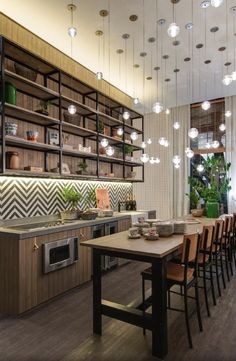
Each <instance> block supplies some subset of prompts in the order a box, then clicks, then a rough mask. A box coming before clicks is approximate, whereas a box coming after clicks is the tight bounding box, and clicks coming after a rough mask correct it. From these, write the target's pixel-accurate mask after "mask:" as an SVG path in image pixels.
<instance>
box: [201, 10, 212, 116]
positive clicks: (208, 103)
mask: <svg viewBox="0 0 236 361" xmlns="http://www.w3.org/2000/svg"><path fill="white" fill-rule="evenodd" d="M204 16H205V59H206V58H207V10H205V13H204ZM205 64H207V65H208V62H206V61H205ZM206 98H207V81H206V80H205V99H206ZM210 107H211V103H210V102H209V101H208V100H205V101H204V102H203V103H202V104H201V108H202V110H205V111H207V110H209V109H210Z"/></svg>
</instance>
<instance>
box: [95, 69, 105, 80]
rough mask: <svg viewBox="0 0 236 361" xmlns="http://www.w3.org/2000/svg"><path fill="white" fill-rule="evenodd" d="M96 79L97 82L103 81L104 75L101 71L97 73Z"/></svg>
mask: <svg viewBox="0 0 236 361" xmlns="http://www.w3.org/2000/svg"><path fill="white" fill-rule="evenodd" d="M96 78H97V80H102V79H103V73H102V72H101V71H98V72H97V73H96Z"/></svg>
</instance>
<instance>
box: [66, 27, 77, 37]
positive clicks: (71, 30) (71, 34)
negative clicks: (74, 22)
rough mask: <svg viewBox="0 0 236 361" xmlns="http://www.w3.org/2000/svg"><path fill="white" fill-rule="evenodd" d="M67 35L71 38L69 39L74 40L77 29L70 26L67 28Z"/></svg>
mask: <svg viewBox="0 0 236 361" xmlns="http://www.w3.org/2000/svg"><path fill="white" fill-rule="evenodd" d="M68 35H69V36H70V37H71V38H74V37H75V36H76V35H77V29H76V28H75V27H74V26H70V27H69V28H68Z"/></svg>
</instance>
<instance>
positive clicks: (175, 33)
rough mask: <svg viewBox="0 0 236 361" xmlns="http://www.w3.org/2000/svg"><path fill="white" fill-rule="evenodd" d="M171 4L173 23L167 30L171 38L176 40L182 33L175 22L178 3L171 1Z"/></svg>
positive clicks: (174, 0)
mask: <svg viewBox="0 0 236 361" xmlns="http://www.w3.org/2000/svg"><path fill="white" fill-rule="evenodd" d="M171 2H172V4H173V22H172V23H171V24H170V25H169V27H168V29H167V34H168V36H169V37H170V38H176V36H178V35H179V33H180V27H179V25H177V24H176V22H175V3H177V2H178V1H176V0H171Z"/></svg>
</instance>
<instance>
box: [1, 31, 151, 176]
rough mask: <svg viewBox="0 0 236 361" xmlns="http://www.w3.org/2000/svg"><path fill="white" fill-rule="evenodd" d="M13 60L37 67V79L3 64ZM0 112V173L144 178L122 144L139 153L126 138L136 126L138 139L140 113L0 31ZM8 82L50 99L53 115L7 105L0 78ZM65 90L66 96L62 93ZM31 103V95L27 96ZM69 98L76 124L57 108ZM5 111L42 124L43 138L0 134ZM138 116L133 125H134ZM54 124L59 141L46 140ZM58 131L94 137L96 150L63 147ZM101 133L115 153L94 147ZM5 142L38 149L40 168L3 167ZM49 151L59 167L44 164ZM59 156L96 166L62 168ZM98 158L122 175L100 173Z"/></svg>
mask: <svg viewBox="0 0 236 361" xmlns="http://www.w3.org/2000/svg"><path fill="white" fill-rule="evenodd" d="M9 61H10V62H14V63H18V64H20V65H23V66H24V67H26V68H28V69H31V70H34V71H37V74H38V76H40V80H41V83H39V82H36V81H35V82H34V81H31V80H29V79H28V78H26V77H24V76H21V75H18V74H17V73H15V72H14V71H12V69H9V68H8V67H7V65H6V64H7V62H9ZM0 80H1V84H0V102H1V104H0V106H1V107H0V112H1V113H0V114H1V158H0V173H1V175H12V176H24V177H25V176H26V177H27V176H29V177H34V176H38V177H39V176H42V177H47V176H48V177H49V178H62V179H89V180H103V181H104V180H107V181H118V182H120V181H122V182H124V181H128V182H143V181H144V165H143V163H141V162H140V161H129V160H126V158H125V152H124V149H125V145H126V144H128V145H131V146H132V147H133V153H136V152H137V153H136V154H138V155H139V156H140V155H141V154H142V153H143V149H142V148H141V147H140V146H137V145H135V144H133V142H131V143H130V142H128V141H127V140H128V138H129V135H130V133H131V132H133V131H136V132H137V133H138V134H139V135H140V138H141V140H143V139H144V119H143V116H142V115H141V114H139V113H137V112H136V111H134V110H133V109H128V108H127V107H125V106H123V105H122V104H120V103H118V102H116V101H115V100H114V99H111V98H109V97H107V96H106V95H104V94H102V93H101V92H99V91H97V90H95V89H93V88H92V87H90V86H88V85H86V84H84V83H83V82H81V81H80V80H79V79H76V78H75V77H73V76H72V75H70V74H67V73H66V72H64V71H62V70H60V69H58V68H56V67H54V66H53V65H52V64H50V63H48V62H46V61H45V60H43V59H41V58H39V57H38V56H36V55H34V54H32V53H30V52H29V51H27V50H26V49H23V48H22V47H20V46H19V45H17V44H15V43H13V42H11V41H9V40H7V39H6V38H4V37H0ZM6 82H10V83H12V84H13V85H14V86H15V87H16V89H17V93H18V94H22V95H23V96H26V97H29V98H30V99H37V100H45V101H50V102H51V105H52V106H53V107H54V113H57V116H55V115H53V116H51V115H50V116H47V115H43V114H40V113H37V112H35V111H34V110H31V109H28V108H26V107H23V106H19V105H12V104H9V103H6V102H5V84H6ZM68 92H70V94H71V96H68ZM32 103H33V100H32ZM70 104H74V105H75V106H76V108H77V114H78V115H79V116H80V122H79V124H72V123H69V122H67V121H65V120H64V119H63V113H64V112H65V111H66V110H67V108H68V105H70ZM124 111H129V113H130V119H129V120H127V121H125V120H124V119H123V118H122V114H123V112H124ZM6 117H8V118H11V119H15V120H17V121H19V122H25V123H28V124H34V125H35V124H36V125H38V126H40V127H43V129H44V143H43V142H41V143H40V142H32V141H28V140H26V139H24V138H19V137H14V136H8V135H5V122H6ZM137 120H138V123H139V127H138V126H136V124H135V123H136V121H137ZM100 122H102V123H103V124H104V126H105V127H107V128H108V129H109V130H110V134H109V135H107V134H101V133H100V132H99V123H100ZM119 127H121V128H122V129H123V131H124V133H123V136H122V138H120V139H119V138H116V137H114V136H112V130H113V129H117V128H119ZM50 130H55V131H57V132H58V133H59V144H58V145H57V146H56V145H50V144H48V143H47V141H48V132H49V131H50ZM63 133H66V134H71V135H73V136H78V137H80V138H82V139H83V146H86V141H87V140H88V139H89V140H91V141H93V142H94V148H95V149H96V152H93V153H85V152H81V151H77V150H70V149H65V148H64V147H63ZM102 138H106V139H108V141H109V143H110V144H111V145H112V146H114V147H116V148H117V149H119V150H120V154H121V156H120V157H119V158H118V157H115V156H114V157H109V156H104V155H101V154H100V152H99V143H100V140H101V139H102ZM9 147H10V148H11V147H13V148H19V149H25V150H29V151H37V152H40V153H43V155H44V172H43V173H37V174H34V173H32V172H30V171H25V170H17V171H14V170H10V169H6V149H9ZM50 154H54V155H57V157H58V165H59V167H58V168H59V171H58V173H52V172H50V170H49V168H48V157H49V155H50ZM64 157H73V158H78V159H82V161H83V162H85V161H86V159H87V160H92V161H93V162H96V172H95V174H93V175H90V174H88V175H77V174H63V172H62V166H63V159H64ZM103 164H109V165H110V169H111V173H113V169H114V167H115V165H119V166H121V167H122V169H123V171H122V173H123V177H107V176H104V175H101V174H100V169H101V166H102V165H103ZM135 168H138V169H140V170H141V171H140V172H139V173H140V174H141V176H140V177H139V179H134V178H128V177H127V173H128V172H130V171H133V170H134V169H135Z"/></svg>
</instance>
